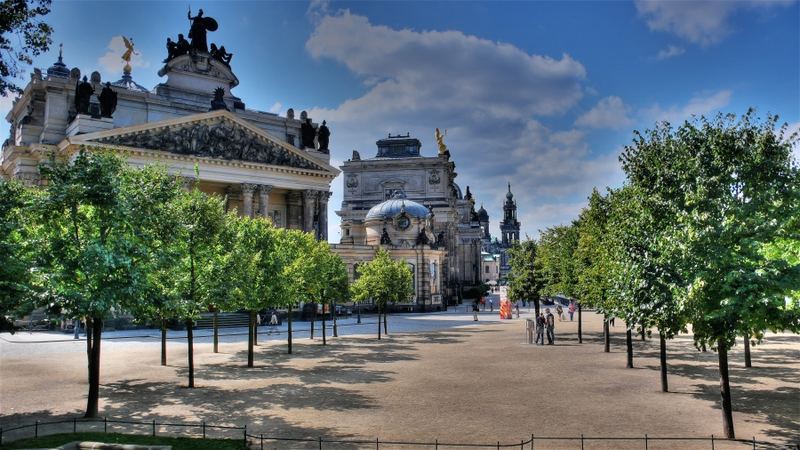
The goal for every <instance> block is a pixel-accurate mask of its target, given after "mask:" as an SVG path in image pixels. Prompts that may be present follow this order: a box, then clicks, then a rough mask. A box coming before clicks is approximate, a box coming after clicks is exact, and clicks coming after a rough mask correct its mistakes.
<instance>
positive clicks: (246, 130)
mask: <svg viewBox="0 0 800 450" xmlns="http://www.w3.org/2000/svg"><path fill="white" fill-rule="evenodd" d="M67 140H68V141H69V143H70V144H85V145H109V146H119V147H130V148H135V149H146V150H156V151H162V152H169V153H174V154H179V155H187V156H195V157H202V158H213V159H224V160H230V161H243V162H250V163H260V164H266V165H271V166H283V167H292V168H296V169H304V170H311V171H321V172H328V173H330V174H331V175H333V176H335V175H337V174H338V173H339V171H338V170H337V169H335V168H334V167H333V166H331V165H329V164H327V163H325V162H324V161H320V160H318V159H316V158H314V157H312V156H310V155H306V154H304V152H303V151H302V150H299V149H296V148H294V147H293V146H291V145H289V144H288V143H286V142H283V141H281V140H280V139H278V138H276V137H275V136H272V135H270V134H269V133H267V132H266V131H264V130H262V129H260V128H258V127H256V126H255V125H253V124H251V123H249V122H247V121H246V120H244V119H241V118H239V117H237V116H236V115H235V114H233V113H230V112H228V111H224V110H220V111H212V112H208V113H201V114H194V115H190V116H184V117H180V118H176V119H168V120H163V121H159V122H150V123H146V124H141V125H135V126H130V127H122V128H114V129H111V130H106V131H98V132H94V133H87V134H81V135H77V136H73V137H70V138H68V139H67Z"/></svg>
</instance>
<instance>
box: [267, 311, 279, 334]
mask: <svg viewBox="0 0 800 450" xmlns="http://www.w3.org/2000/svg"><path fill="white" fill-rule="evenodd" d="M277 327H278V313H277V312H275V311H274V310H273V311H272V317H270V318H269V334H272V333H273V332H274V331H275V329H276V328H277Z"/></svg>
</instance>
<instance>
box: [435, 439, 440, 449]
mask: <svg viewBox="0 0 800 450" xmlns="http://www.w3.org/2000/svg"><path fill="white" fill-rule="evenodd" d="M435 448H436V450H439V440H438V439H437V440H436V447H435Z"/></svg>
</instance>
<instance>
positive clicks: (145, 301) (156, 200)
mask: <svg viewBox="0 0 800 450" xmlns="http://www.w3.org/2000/svg"><path fill="white" fill-rule="evenodd" d="M125 175H126V177H127V178H128V179H129V180H130V183H131V185H132V186H134V188H133V189H131V190H130V192H129V194H128V195H129V197H130V198H131V199H132V200H133V201H134V202H135V203H136V204H137V205H140V206H141V207H142V208H145V209H146V210H147V211H148V212H149V213H148V214H139V215H135V216H131V217H129V221H130V224H131V227H132V228H133V229H134V230H135V231H136V233H137V235H139V236H140V237H141V238H142V239H143V242H144V244H145V247H144V248H143V249H144V250H145V251H147V258H143V259H142V260H141V261H142V264H146V265H145V266H144V268H143V274H144V276H145V277H146V283H145V289H146V291H144V293H143V295H141V299H140V301H137V302H134V304H133V305H130V307H129V309H130V311H131V312H132V313H133V314H134V316H135V317H136V318H137V320H142V321H153V322H155V323H156V324H157V325H158V326H159V328H160V329H161V365H162V366H166V365H167V323H168V321H169V320H171V319H175V318H177V317H178V304H179V302H178V299H177V298H175V295H174V294H175V290H174V288H173V281H172V268H173V265H174V264H175V262H176V261H177V260H178V259H179V258H180V255H179V254H177V253H176V251H175V250H176V247H175V246H174V245H173V243H174V239H175V236H176V235H177V231H178V226H179V221H178V220H177V214H176V211H175V207H176V203H177V199H178V198H179V197H180V196H181V195H183V189H184V188H183V180H182V179H181V178H180V177H176V176H173V175H169V174H168V173H167V169H166V167H165V166H162V165H153V166H148V167H145V168H144V169H142V170H127V171H125Z"/></svg>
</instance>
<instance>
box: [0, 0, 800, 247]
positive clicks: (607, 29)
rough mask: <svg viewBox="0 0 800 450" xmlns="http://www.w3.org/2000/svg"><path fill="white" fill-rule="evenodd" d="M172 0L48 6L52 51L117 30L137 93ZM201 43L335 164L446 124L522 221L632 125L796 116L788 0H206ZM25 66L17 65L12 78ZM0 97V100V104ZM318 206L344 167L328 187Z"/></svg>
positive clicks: (611, 169) (570, 192) (149, 71)
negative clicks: (397, 136)
mask: <svg viewBox="0 0 800 450" xmlns="http://www.w3.org/2000/svg"><path fill="white" fill-rule="evenodd" d="M188 6H189V4H187V3H184V2H152V3H151V2H142V1H136V2H123V1H121V2H86V1H83V2H58V1H56V2H54V4H53V8H52V12H51V15H50V16H49V22H50V23H51V24H52V25H53V26H54V28H55V34H54V36H53V38H54V44H55V45H54V49H55V50H54V51H51V52H50V53H49V54H47V55H43V56H42V57H40V58H38V59H37V60H36V61H35V65H36V66H38V67H43V68H46V67H47V66H49V65H50V64H51V63H52V62H53V61H54V60H55V57H56V55H57V45H58V43H63V44H64V60H65V62H66V63H67V65H68V66H69V67H76V66H77V67H79V68H80V69H81V71H82V72H84V73H88V72H91V71H93V70H99V71H100V72H101V74H102V76H103V79H104V80H108V79H112V80H116V79H118V78H119V76H120V75H121V68H122V62H121V61H120V60H119V55H120V54H121V53H122V50H121V47H120V44H121V43H120V42H119V39H118V38H117V39H116V40H115V39H114V38H115V37H116V36H120V35H126V36H131V37H133V39H134V41H135V43H136V48H137V50H138V51H139V52H140V54H141V55H140V57H138V59H137V60H136V61H135V63H136V64H135V65H134V72H133V75H134V79H135V80H136V81H137V82H139V83H140V84H142V85H144V86H146V87H148V88H151V87H153V86H155V85H156V84H157V83H159V82H161V81H163V80H161V79H159V77H158V75H157V73H156V72H157V71H158V69H159V68H160V67H161V60H162V59H163V58H164V57H165V56H166V55H165V53H166V50H165V48H164V43H165V41H166V38H167V37H168V36H172V37H173V38H174V37H175V36H176V35H177V34H178V33H184V34H186V32H187V31H188V21H187V20H186V10H187V9H188ZM191 7H192V10H193V12H196V10H197V9H198V8H203V9H204V11H205V13H206V15H207V16H211V17H214V18H216V19H217V21H218V22H219V24H220V27H219V30H218V31H216V32H214V33H210V34H209V42H217V43H218V44H223V45H225V47H226V48H227V50H228V51H231V52H233V53H234V59H233V62H232V67H233V69H234V71H235V73H236V74H237V76H238V77H239V80H240V82H241V84H240V85H239V87H237V88H236V89H235V90H234V93H235V94H236V95H238V96H239V97H241V98H242V99H243V100H244V102H245V103H246V104H247V107H248V108H252V109H258V110H264V111H273V112H280V113H282V114H283V113H285V111H286V109H287V108H290V107H291V108H294V109H295V110H296V111H300V110H304V109H306V110H309V111H310V112H311V116H312V117H313V118H314V119H315V120H316V121H320V122H321V121H322V120H323V119H325V120H327V121H328V123H329V125H330V127H331V131H332V136H331V147H332V149H333V152H332V161H333V163H334V165H336V164H338V163H339V162H341V161H342V160H345V159H347V158H349V157H350V154H351V152H352V150H353V149H358V150H359V151H360V152H361V154H362V156H364V157H367V156H372V155H373V154H374V152H375V141H376V140H377V139H379V138H381V137H384V136H385V135H386V134H387V133H389V132H391V133H405V132H411V134H412V135H414V136H416V137H418V138H419V139H420V140H421V141H422V142H423V153H425V154H428V155H433V154H434V153H435V143H434V139H433V130H434V128H435V127H440V128H443V129H447V130H448V135H447V139H446V142H447V143H448V146H449V147H450V150H451V153H452V155H453V158H454V160H455V162H456V165H457V170H458V172H459V176H458V178H457V179H456V181H457V182H458V183H459V184H460V185H461V187H462V189H463V188H465V187H466V185H469V186H471V190H472V192H473V193H474V194H475V195H476V197H477V199H478V202H479V203H483V204H484V206H485V207H486V209H487V210H488V211H489V214H490V217H491V220H492V233H493V234H495V235H497V234H498V224H497V219H498V218H499V217H501V215H502V200H503V195H504V193H505V189H506V181H511V183H512V188H513V190H514V192H515V194H516V198H517V201H518V204H519V216H520V220H521V221H522V225H523V233H527V234H529V235H530V236H532V237H533V236H536V235H537V234H538V231H537V230H539V229H543V228H545V227H547V226H551V225H555V224H559V223H563V222H567V221H569V220H571V219H572V218H574V217H575V216H576V215H577V212H578V211H579V209H580V208H581V207H582V206H583V205H585V203H586V196H587V195H588V193H589V192H590V190H591V188H592V187H594V186H598V187H599V188H603V187H604V186H609V185H610V186H617V185H619V184H620V183H621V182H622V180H623V176H622V174H621V171H620V169H619V163H618V161H617V155H618V154H619V151H620V150H621V149H622V147H623V146H624V145H626V144H628V143H629V142H630V141H631V139H632V131H633V130H634V129H645V128H648V127H652V126H653V124H654V123H655V122H656V121H659V120H668V121H670V122H673V123H674V122H681V121H683V120H685V119H687V118H689V117H690V116H691V115H692V114H714V113H716V112H717V111H724V112H734V113H739V114H740V113H743V112H744V111H746V109H747V108H748V107H749V106H754V107H756V108H757V110H758V112H759V113H760V114H762V115H766V114H767V113H777V114H779V115H780V117H781V119H782V120H783V121H786V122H788V123H789V124H790V126H791V127H793V129H796V128H798V127H800V26H799V25H798V24H799V23H800V6H799V4H798V2H796V1H768V0H761V1H713V2H683V1H679V0H663V1H662V0H659V1H632V2H625V1H613V2H611V1H589V2H579V1H568V2H534V1H531V2H521V1H515V2H481V1H470V2H457V1H447V2H428V1H426V2H392V1H380V2H366V1H363V2H327V1H313V2H311V3H309V2H302V1H293V2H278V1H274V2H224V3H223V2H213V1H207V2H203V3H192V4H191ZM25 78H27V74H26V75H25ZM0 107H2V108H4V109H7V108H8V101H4V102H0ZM333 191H334V196H333V198H332V199H331V203H330V204H331V211H330V214H329V216H330V217H331V218H332V223H331V229H330V233H329V234H330V239H331V240H332V241H338V238H339V227H338V221H337V220H336V219H337V217H336V215H335V214H334V213H333V211H334V210H335V209H338V207H339V205H340V204H341V191H342V180H341V179H336V180H335V181H334V184H333Z"/></svg>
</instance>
